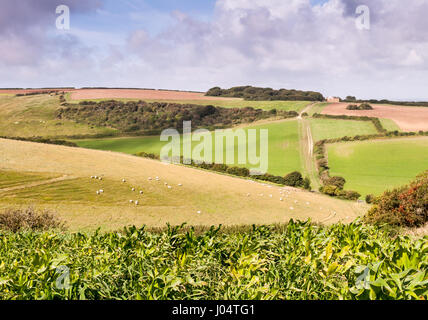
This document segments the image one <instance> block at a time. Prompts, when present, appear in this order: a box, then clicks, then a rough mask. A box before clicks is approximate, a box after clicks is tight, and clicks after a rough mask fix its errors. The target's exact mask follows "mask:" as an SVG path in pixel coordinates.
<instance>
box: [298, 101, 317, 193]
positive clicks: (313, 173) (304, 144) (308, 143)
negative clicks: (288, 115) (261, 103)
mask: <svg viewBox="0 0 428 320" xmlns="http://www.w3.org/2000/svg"><path fill="white" fill-rule="evenodd" d="M314 105H316V103H312V104H310V105H308V106H307V107H306V108H305V109H303V110H302V111H301V113H300V114H299V117H298V118H297V119H298V121H299V134H300V152H301V154H302V159H303V167H304V169H305V171H306V173H307V174H308V177H309V179H310V180H311V185H312V188H313V189H315V190H318V188H319V187H320V183H319V180H318V172H317V170H316V167H315V159H314V157H313V150H314V140H313V136H312V130H311V126H310V124H309V121H308V120H307V119H305V118H304V117H303V114H304V113H305V112H306V113H308V111H309V110H310V109H311V108H312V107H313V106H314Z"/></svg>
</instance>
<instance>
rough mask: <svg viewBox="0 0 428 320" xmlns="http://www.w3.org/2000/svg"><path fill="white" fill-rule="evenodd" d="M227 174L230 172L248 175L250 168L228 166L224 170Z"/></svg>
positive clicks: (243, 175) (240, 175)
mask: <svg viewBox="0 0 428 320" xmlns="http://www.w3.org/2000/svg"><path fill="white" fill-rule="evenodd" d="M226 172H227V173H228V174H232V175H235V176H239V177H248V176H249V175H250V170H248V169H247V168H239V167H230V168H228V169H227V171H226Z"/></svg>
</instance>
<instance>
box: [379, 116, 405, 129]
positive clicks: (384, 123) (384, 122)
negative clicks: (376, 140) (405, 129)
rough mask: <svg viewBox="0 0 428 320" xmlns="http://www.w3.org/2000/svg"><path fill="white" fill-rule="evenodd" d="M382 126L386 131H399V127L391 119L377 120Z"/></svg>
mask: <svg viewBox="0 0 428 320" xmlns="http://www.w3.org/2000/svg"><path fill="white" fill-rule="evenodd" d="M379 120H380V123H381V124H382V126H383V127H384V128H385V129H386V130H387V131H401V129H400V127H399V126H398V125H397V124H396V123H395V122H394V120H391V119H379Z"/></svg>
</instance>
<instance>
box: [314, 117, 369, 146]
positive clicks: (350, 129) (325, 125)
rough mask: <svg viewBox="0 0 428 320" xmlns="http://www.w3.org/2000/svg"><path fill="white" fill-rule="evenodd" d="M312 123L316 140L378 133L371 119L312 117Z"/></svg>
mask: <svg viewBox="0 0 428 320" xmlns="http://www.w3.org/2000/svg"><path fill="white" fill-rule="evenodd" d="M310 125H311V129H312V136H313V138H314V141H320V140H323V139H335V138H341V137H345V136H348V137H354V136H356V135H367V134H376V133H377V131H376V128H375V127H374V125H373V123H372V122H370V121H353V120H334V119H310Z"/></svg>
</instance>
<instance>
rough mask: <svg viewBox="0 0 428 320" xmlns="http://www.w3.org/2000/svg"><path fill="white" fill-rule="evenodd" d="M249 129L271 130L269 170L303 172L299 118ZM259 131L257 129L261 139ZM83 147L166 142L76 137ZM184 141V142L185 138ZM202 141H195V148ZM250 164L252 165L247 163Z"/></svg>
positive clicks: (133, 148) (138, 148)
mask: <svg viewBox="0 0 428 320" xmlns="http://www.w3.org/2000/svg"><path fill="white" fill-rule="evenodd" d="M243 129H244V130H246V131H248V129H257V130H260V129H268V130H269V173H271V174H275V175H285V174H288V173H290V172H292V171H295V170H297V171H301V170H302V165H301V159H300V152H299V137H298V131H297V121H284V122H278V123H271V124H264V125H259V126H248V127H243ZM259 134H260V132H259V131H257V135H258V140H257V145H260V141H259ZM73 142H75V143H77V144H78V145H79V146H80V147H84V148H89V149H99V150H106V151H116V152H124V153H128V154H136V153H138V152H142V151H144V152H146V153H154V154H156V155H159V154H160V150H161V149H162V147H163V146H164V145H165V144H166V143H165V142H161V141H160V138H159V136H152V137H128V138H107V139H85V140H73ZM182 142H183V141H182ZM198 143H199V142H193V143H192V146H193V147H195V146H196V145H197V144H198ZM214 145H215V141H214V139H213V154H214V151H215V147H214ZM223 149H224V150H223V151H224V154H226V145H224V148H223ZM237 155H238V148H237V145H235V161H236V163H235V165H238V164H237V163H238V156H237ZM247 167H251V166H247Z"/></svg>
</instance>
